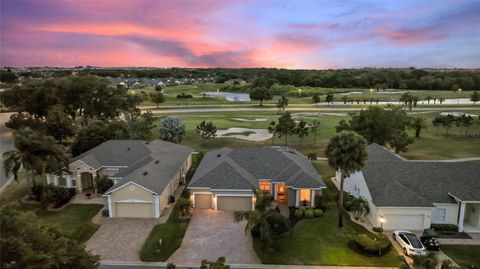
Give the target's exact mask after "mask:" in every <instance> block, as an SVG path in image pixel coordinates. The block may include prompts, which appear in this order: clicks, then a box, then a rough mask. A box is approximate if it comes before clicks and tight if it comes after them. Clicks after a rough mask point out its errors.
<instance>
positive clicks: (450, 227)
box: [430, 224, 458, 232]
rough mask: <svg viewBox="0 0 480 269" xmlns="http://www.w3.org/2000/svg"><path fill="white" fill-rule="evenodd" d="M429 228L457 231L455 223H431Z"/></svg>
mask: <svg viewBox="0 0 480 269" xmlns="http://www.w3.org/2000/svg"><path fill="white" fill-rule="evenodd" d="M430 228H432V229H434V230H435V231H442V232H456V231H458V226H457V225H455V224H432V225H431V226H430Z"/></svg>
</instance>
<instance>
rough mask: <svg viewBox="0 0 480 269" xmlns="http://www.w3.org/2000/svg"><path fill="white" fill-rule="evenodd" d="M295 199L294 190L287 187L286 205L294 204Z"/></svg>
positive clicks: (295, 193)
mask: <svg viewBox="0 0 480 269" xmlns="http://www.w3.org/2000/svg"><path fill="white" fill-rule="evenodd" d="M296 200H297V192H296V190H293V189H290V188H287V204H288V206H295V203H296Z"/></svg>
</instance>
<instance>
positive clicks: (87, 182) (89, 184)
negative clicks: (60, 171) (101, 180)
mask: <svg viewBox="0 0 480 269" xmlns="http://www.w3.org/2000/svg"><path fill="white" fill-rule="evenodd" d="M81 178H82V190H87V189H91V188H93V177H92V174H90V173H86V172H84V173H82V174H81Z"/></svg>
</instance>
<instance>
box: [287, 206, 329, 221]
mask: <svg viewBox="0 0 480 269" xmlns="http://www.w3.org/2000/svg"><path fill="white" fill-rule="evenodd" d="M293 215H294V216H295V217H296V218H299V219H301V218H305V219H312V218H318V217H321V216H322V215H323V210H321V209H320V208H317V209H314V208H310V207H300V208H298V209H296V210H295V212H294V213H293Z"/></svg>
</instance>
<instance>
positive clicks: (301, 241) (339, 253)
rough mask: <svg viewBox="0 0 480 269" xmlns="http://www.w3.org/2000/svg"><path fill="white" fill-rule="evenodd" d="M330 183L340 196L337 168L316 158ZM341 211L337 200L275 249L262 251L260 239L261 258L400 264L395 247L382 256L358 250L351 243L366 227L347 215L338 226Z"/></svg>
mask: <svg viewBox="0 0 480 269" xmlns="http://www.w3.org/2000/svg"><path fill="white" fill-rule="evenodd" d="M314 165H315V167H316V168H317V169H318V170H319V171H320V172H321V174H322V177H323V180H324V181H325V183H326V184H327V187H328V189H327V191H326V195H328V196H329V197H330V198H331V199H332V198H334V197H335V196H336V188H335V187H334V186H333V183H332V182H331V180H330V179H327V178H329V177H330V176H333V171H332V170H331V169H327V167H326V162H321V161H315V162H314ZM337 221H338V210H337V208H336V204H335V203H330V207H329V209H328V210H327V211H326V212H325V214H324V215H323V216H322V217H320V218H315V219H309V220H306V219H305V220H301V221H300V222H298V223H297V224H296V225H295V226H294V228H293V230H292V231H291V232H290V233H287V234H285V235H283V236H282V237H281V238H280V241H279V243H278V246H277V248H275V250H274V251H273V252H271V253H270V252H265V251H262V248H261V245H260V243H259V242H258V240H254V249H255V251H256V252H257V255H258V256H259V258H260V260H261V261H262V262H263V263H267V264H304V265H350V266H398V265H399V263H400V259H399V257H398V255H397V254H396V252H395V250H394V249H393V248H392V250H391V251H390V252H388V253H387V254H385V255H384V256H382V257H369V256H364V255H362V254H359V253H357V252H356V251H355V250H353V249H352V248H351V247H350V245H351V244H352V239H353V238H354V237H355V236H356V235H358V234H362V233H369V232H368V231H367V230H366V229H365V228H363V227H362V226H360V225H358V224H355V223H353V222H352V221H350V220H349V219H348V218H344V227H343V228H342V229H339V228H337Z"/></svg>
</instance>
